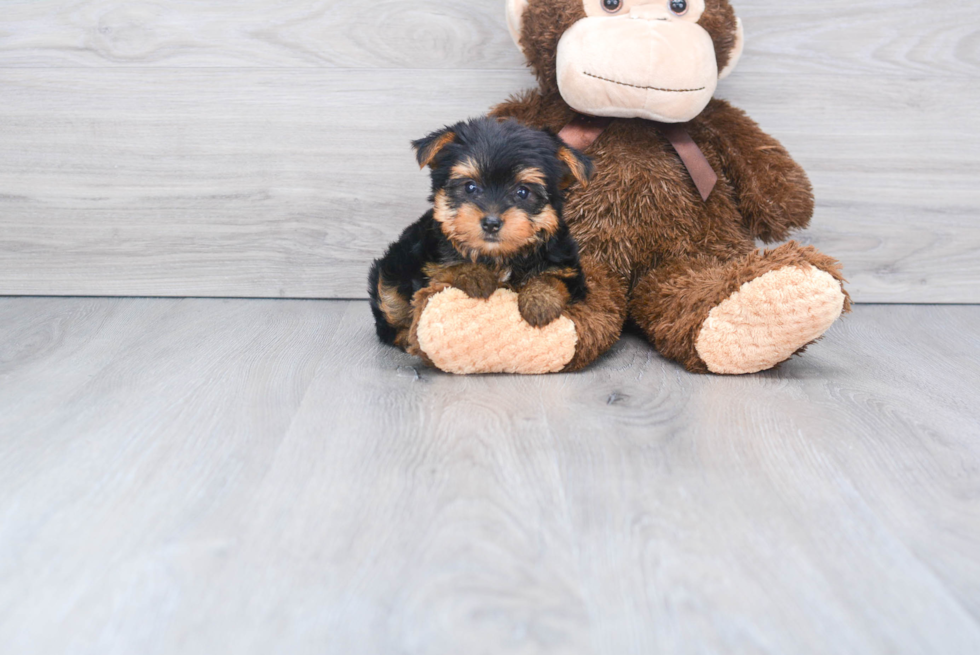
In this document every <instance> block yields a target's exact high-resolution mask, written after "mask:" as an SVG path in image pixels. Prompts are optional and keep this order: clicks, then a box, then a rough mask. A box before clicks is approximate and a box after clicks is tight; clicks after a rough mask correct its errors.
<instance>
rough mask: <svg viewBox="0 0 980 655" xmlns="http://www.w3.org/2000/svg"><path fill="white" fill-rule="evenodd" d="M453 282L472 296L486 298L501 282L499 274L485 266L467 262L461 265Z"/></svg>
mask: <svg viewBox="0 0 980 655" xmlns="http://www.w3.org/2000/svg"><path fill="white" fill-rule="evenodd" d="M451 284H452V285H453V286H454V287H456V288H457V289H459V290H460V291H462V292H463V293H465V294H466V295H467V296H469V297H470V298H479V299H480V300H486V299H487V298H489V297H490V296H492V295H493V292H494V291H496V290H497V288H498V287H499V286H500V283H499V281H498V279H497V275H496V274H495V273H494V272H493V271H491V270H490V269H488V268H486V267H484V266H477V265H470V264H466V265H463V266H461V267H459V270H457V271H456V273H455V275H454V276H453V281H452V282H451Z"/></svg>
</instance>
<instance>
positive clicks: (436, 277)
mask: <svg viewBox="0 0 980 655" xmlns="http://www.w3.org/2000/svg"><path fill="white" fill-rule="evenodd" d="M412 146H413V147H414V148H415V152H416V155H417V158H418V162H419V166H421V167H422V168H425V167H426V166H429V167H430V168H431V173H432V196H431V197H430V198H429V201H430V202H432V203H433V208H432V209H431V210H429V211H428V212H426V213H425V215H423V216H422V218H420V219H419V220H418V221H416V222H415V223H413V224H412V225H410V226H409V227H408V228H407V229H406V230H405V231H404V232H403V233H402V235H401V236H400V237H399V238H398V241H396V242H395V243H393V244H391V246H389V247H388V250H387V252H386V253H385V255H384V257H382V258H381V259H378V260H376V261H375V262H374V264H373V265H372V267H371V273H370V277H369V281H368V284H369V293H370V296H371V310H372V312H373V313H374V319H375V323H376V327H377V330H378V337H379V338H380V339H381V341H383V342H385V343H388V344H392V345H396V346H399V347H401V348H403V349H404V348H406V347H407V345H408V344H407V338H408V332H409V329H410V327H411V324H412V311H413V307H412V297H413V296H414V295H415V293H416V292H417V291H418V290H419V289H422V288H424V287H427V286H429V285H430V284H434V283H443V284H447V285H450V286H453V287H456V288H458V289H461V290H462V291H463V292H464V293H466V294H467V295H469V296H470V297H473V298H483V299H486V298H489V297H490V296H491V295H492V294H493V292H494V291H496V290H497V289H498V288H501V287H503V288H509V289H512V290H514V291H516V292H517V293H518V309H519V310H520V313H521V316H522V317H523V318H524V320H525V321H527V322H528V323H529V324H530V325H532V326H534V327H542V326H545V325H547V324H549V323H551V322H552V321H554V320H555V319H557V318H558V317H559V316H561V313H562V311H563V310H564V309H565V307H566V306H567V305H568V304H569V303H574V302H579V301H581V300H583V299H584V298H585V296H586V292H587V290H586V284H585V277H584V275H583V274H582V268H581V266H580V264H579V257H578V244H577V243H576V242H575V240H574V239H573V238H572V236H571V234H570V233H569V230H568V226H567V225H566V224H565V221H564V220H563V219H562V202H563V200H564V189H565V188H567V187H568V186H570V185H571V184H573V183H574V182H575V181H577V182H578V183H579V184H581V185H583V186H585V185H586V184H587V183H588V180H589V178H590V177H591V175H592V162H591V161H590V160H589V159H588V158H587V157H586V156H585V155H583V154H582V153H580V152H578V151H577V150H574V149H572V148H570V147H568V146H567V145H565V144H564V143H563V142H562V141H561V140H560V139H559V138H558V137H557V136H555V135H554V134H552V133H550V132H545V131H541V130H536V129H532V128H529V127H526V126H524V125H522V124H520V123H518V122H517V121H515V120H513V119H510V120H506V121H498V120H494V119H490V118H479V119H475V120H470V121H468V122H460V123H457V124H456V125H453V126H451V127H447V128H445V129H442V130H440V131H438V132H434V133H432V134H430V135H429V136H427V137H425V138H424V139H419V140H418V141H413V142H412Z"/></svg>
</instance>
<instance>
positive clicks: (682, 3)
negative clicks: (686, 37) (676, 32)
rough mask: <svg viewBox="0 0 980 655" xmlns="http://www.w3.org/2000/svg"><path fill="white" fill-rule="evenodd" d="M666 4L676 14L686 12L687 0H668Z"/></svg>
mask: <svg viewBox="0 0 980 655" xmlns="http://www.w3.org/2000/svg"><path fill="white" fill-rule="evenodd" d="M667 6H668V7H669V8H670V10H671V11H672V12H674V13H675V14H676V15H678V16H683V15H684V14H686V13H687V0H669V2H668V3H667Z"/></svg>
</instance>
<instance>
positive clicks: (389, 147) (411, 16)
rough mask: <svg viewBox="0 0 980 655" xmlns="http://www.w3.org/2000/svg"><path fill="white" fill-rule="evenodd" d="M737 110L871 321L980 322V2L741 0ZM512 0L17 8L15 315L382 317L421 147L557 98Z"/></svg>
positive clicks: (9, 198)
mask: <svg viewBox="0 0 980 655" xmlns="http://www.w3.org/2000/svg"><path fill="white" fill-rule="evenodd" d="M733 4H734V6H735V8H736V9H737V11H738V13H739V14H740V16H741V17H742V18H743V20H744V23H745V29H746V35H747V49H746V53H745V56H744V57H743V58H742V62H741V64H740V66H739V69H738V70H737V71H736V72H735V74H734V75H732V77H730V78H728V79H727V80H725V82H724V83H723V84H722V87H721V88H720V90H719V95H720V96H722V97H725V98H728V99H730V100H732V101H733V102H735V103H736V104H737V105H738V106H740V107H742V108H744V109H745V110H747V111H748V112H749V114H750V115H751V116H752V117H753V118H755V119H756V120H757V121H759V122H760V124H761V125H762V126H763V128H764V129H766V130H768V131H769V132H771V133H772V134H773V135H774V136H776V137H777V138H779V139H780V140H782V141H783V142H784V143H785V145H786V146H787V147H788V148H789V149H790V151H791V152H792V153H793V154H794V156H795V157H796V158H797V159H798V160H799V161H800V162H801V163H802V164H803V166H804V167H805V168H806V169H807V171H808V172H809V174H810V176H811V178H812V180H813V182H814V186H815V189H816V196H817V211H816V217H815V220H814V225H813V228H812V229H811V230H809V231H808V232H806V233H804V234H803V235H802V238H803V239H804V240H806V241H808V242H812V243H814V244H816V245H818V246H819V247H820V248H822V249H823V250H825V251H826V252H828V253H829V254H832V255H834V256H836V257H838V258H839V259H841V261H842V262H843V263H844V265H845V273H846V275H847V277H848V278H849V280H850V282H851V287H850V289H851V291H852V293H853V294H854V297H855V298H856V299H857V300H858V301H861V302H923V303H939V302H943V303H956V302H960V303H962V302H973V303H977V302H980V256H978V253H980V227H978V223H977V220H976V216H977V210H978V207H980V185H978V184H977V179H978V177H980V85H978V84H977V79H978V75H980V47H978V45H977V44H978V43H980V3H978V2H977V1H976V0H947V1H946V2H943V3H942V6H941V9H939V8H937V5H936V3H935V2H931V1H930V0H866V1H865V2H862V3H855V2H854V1H853V0H810V1H807V2H803V1H795V2H784V1H782V0H734V2H733ZM503 6H504V2H503V0H467V1H465V2H455V1H454V2H445V1H438V0H375V1H374V2H372V3H370V8H367V7H366V6H365V5H364V3H358V2H350V1H349V0H312V1H311V0H281V1H276V2H271V1H269V0H236V1H234V2H232V1H230V0H197V1H194V2H189V1H187V0H173V1H171V2H166V3H135V2H128V3H120V2H116V1H115V0H73V1H72V2H12V1H10V0H0V98H2V102H0V294H53V295H123V296H125V295H156V296H263V297H291V298H301V297H310V298H319V297H323V298H363V297H365V295H366V292H365V288H364V286H365V285H364V278H365V272H366V269H367V266H368V263H369V262H370V260H371V259H372V258H373V257H376V256H377V255H378V254H379V253H380V252H381V251H383V249H384V246H385V245H386V243H387V242H388V241H390V240H392V239H393V238H395V237H396V236H397V234H398V233H399V232H400V231H401V230H402V229H403V228H404V227H405V226H406V225H407V224H408V223H410V222H411V221H412V220H414V219H416V218H417V217H418V216H419V215H420V214H421V213H422V212H423V211H424V210H425V209H426V203H425V198H426V195H427V182H426V179H425V176H424V175H423V174H422V173H420V172H419V171H418V170H417V168H416V166H415V165H414V159H413V158H412V156H411V153H410V151H409V148H408V142H409V140H410V139H413V138H418V137H419V136H421V135H423V134H425V133H427V132H428V131H431V130H432V129H434V128H436V127H439V126H441V125H443V124H445V123H449V122H454V121H456V120H460V119H462V118H465V117H467V116H472V115H477V114H481V113H483V112H485V111H486V110H487V109H488V108H489V107H490V106H491V105H493V104H496V103H498V102H500V101H502V100H503V99H505V98H506V97H507V96H508V95H510V94H512V93H515V92H518V91H520V90H522V89H524V88H527V87H530V86H533V80H532V78H531V77H530V75H529V74H528V73H527V72H526V71H525V70H524V65H523V61H522V58H521V55H520V54H519V53H518V51H517V48H516V47H514V45H513V44H512V43H511V42H510V38H509V36H508V33H507V28H506V26H505V24H504V12H503Z"/></svg>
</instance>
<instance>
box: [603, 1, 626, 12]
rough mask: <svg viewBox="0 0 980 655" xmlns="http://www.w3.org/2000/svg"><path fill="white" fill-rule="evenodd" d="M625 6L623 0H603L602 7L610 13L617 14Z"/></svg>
mask: <svg viewBox="0 0 980 655" xmlns="http://www.w3.org/2000/svg"><path fill="white" fill-rule="evenodd" d="M622 6H623V0H602V8H603V9H605V10H606V11H608V12H609V13H610V14H615V13H616V12H617V11H619V9H620V7H622Z"/></svg>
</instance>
